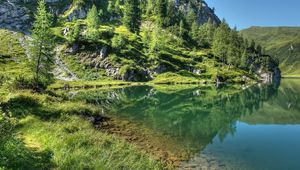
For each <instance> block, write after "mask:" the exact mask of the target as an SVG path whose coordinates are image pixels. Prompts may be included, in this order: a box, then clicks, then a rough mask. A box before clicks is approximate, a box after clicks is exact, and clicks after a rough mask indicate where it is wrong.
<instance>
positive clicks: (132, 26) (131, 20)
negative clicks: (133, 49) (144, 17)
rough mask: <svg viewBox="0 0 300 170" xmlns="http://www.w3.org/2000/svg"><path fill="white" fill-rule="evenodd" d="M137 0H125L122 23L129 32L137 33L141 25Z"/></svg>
mask: <svg viewBox="0 0 300 170" xmlns="http://www.w3.org/2000/svg"><path fill="white" fill-rule="evenodd" d="M139 5H140V2H139V0H125V5H124V17H123V24H124V25H125V26H126V27H127V28H128V29H129V31H130V32H132V33H136V34H139V32H140V25H141V9H140V7H139Z"/></svg>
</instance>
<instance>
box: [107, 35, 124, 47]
mask: <svg viewBox="0 0 300 170" xmlns="http://www.w3.org/2000/svg"><path fill="white" fill-rule="evenodd" d="M126 43H127V40H126V38H125V37H124V36H123V35H115V36H114V37H113V39H112V40H111V46H112V47H113V48H115V49H119V50H120V49H122V48H124V47H125V46H126Z"/></svg>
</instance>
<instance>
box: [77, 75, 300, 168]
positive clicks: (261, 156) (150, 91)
mask: <svg viewBox="0 0 300 170" xmlns="http://www.w3.org/2000/svg"><path fill="white" fill-rule="evenodd" d="M242 88H243V87H240V86H225V87H218V88H217V87H214V86H207V87H192V86H190V87H188V88H186V87H184V88H183V87H180V86H173V87H172V86H169V87H167V86H163V87H149V86H138V87H127V88H122V89H115V90H106V91H84V92H79V93H76V94H75V95H74V94H72V98H73V99H74V100H85V101H86V102H88V103H92V104H95V105H98V106H99V107H102V108H103V110H104V112H105V113H108V114H110V115H111V116H115V117H120V118H122V119H127V120H129V121H132V122H136V123H139V125H140V126H141V128H147V129H150V130H151V131H153V132H156V133H158V134H161V135H164V136H168V138H169V139H170V140H172V143H170V145H174V146H175V147H178V146H179V147H180V148H181V149H183V150H184V151H186V152H187V153H188V154H189V157H190V159H189V160H188V161H184V162H182V165H181V166H180V168H181V169H272V170H273V169H279V170H282V169H283V170H284V169H287V170H293V169H295V170H297V169H300V80H297V79H291V80H289V79H284V80H282V81H281V83H280V84H278V85H274V84H273V85H256V86H253V87H250V88H244V90H241V89H242ZM164 142H165V140H164Z"/></svg>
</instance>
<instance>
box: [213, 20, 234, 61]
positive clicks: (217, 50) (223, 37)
mask: <svg viewBox="0 0 300 170" xmlns="http://www.w3.org/2000/svg"><path fill="white" fill-rule="evenodd" d="M229 34H230V28H229V26H228V24H227V23H226V22H225V20H223V21H222V23H221V24H220V25H219V27H218V28H217V29H216V31H215V34H214V40H213V44H212V51H213V54H214V56H216V57H218V58H219V59H220V60H221V61H222V62H224V63H225V62H226V61H227V54H228V44H229V43H230V39H229V36H230V35H229Z"/></svg>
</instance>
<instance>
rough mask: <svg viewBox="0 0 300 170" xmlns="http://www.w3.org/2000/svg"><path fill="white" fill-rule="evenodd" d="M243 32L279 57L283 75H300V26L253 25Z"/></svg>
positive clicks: (268, 51)
mask: <svg viewBox="0 0 300 170" xmlns="http://www.w3.org/2000/svg"><path fill="white" fill-rule="evenodd" d="M241 34H243V36H244V37H245V38H247V39H253V40H255V41H256V42H257V43H259V44H261V45H262V46H263V47H264V48H265V50H266V52H267V53H268V54H270V55H272V56H276V57H278V59H279V61H280V69H281V71H282V75H283V76H300V27H251V28H248V29H245V30H242V31H241Z"/></svg>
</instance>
